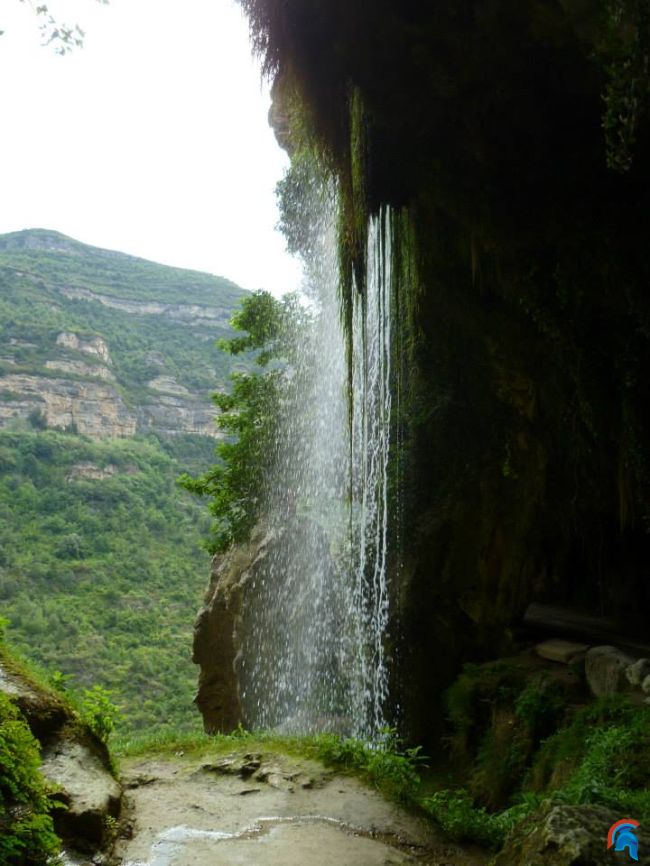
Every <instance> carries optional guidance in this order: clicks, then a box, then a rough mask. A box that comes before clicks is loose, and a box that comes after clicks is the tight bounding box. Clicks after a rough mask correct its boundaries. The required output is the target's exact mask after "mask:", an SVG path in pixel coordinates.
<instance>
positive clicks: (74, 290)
mask: <svg viewBox="0 0 650 866" xmlns="http://www.w3.org/2000/svg"><path fill="white" fill-rule="evenodd" d="M0 287H2V290H3V307H2V309H0V333H1V335H2V348H1V351H0V425H6V424H9V423H15V422H16V421H17V420H20V419H23V420H27V421H30V422H31V423H34V424H37V425H41V426H47V427H53V428H57V429H65V430H73V431H76V432H78V433H80V434H82V435H85V436H90V437H94V438H97V437H123V436H133V435H136V434H148V433H154V434H160V435H163V436H173V435H178V434H192V435H198V436H209V437H213V438H214V437H216V436H218V435H219V433H218V430H217V428H216V427H215V424H214V418H215V415H216V411H217V410H216V408H215V407H214V406H213V405H212V403H211V401H210V393H211V391H213V390H215V389H216V388H218V387H219V385H221V384H223V383H224V381H225V378H226V375H227V372H228V370H229V364H228V362H227V361H225V360H224V357H223V354H222V353H220V352H219V350H218V349H217V348H216V347H215V339H216V338H218V337H220V336H224V335H225V334H227V333H228V321H229V318H230V316H231V314H232V311H233V309H234V306H235V304H236V303H237V300H238V298H239V297H241V296H242V292H241V290H238V289H237V288H236V287H235V286H233V285H232V284H230V283H228V282H227V281H224V280H220V279H219V278H216V277H210V276H209V275H203V274H195V273H194V272H191V271H178V270H176V269H173V268H166V267H163V266H160V265H154V264H153V263H150V262H143V261H142V260H139V259H134V258H131V257H129V256H123V255H122V254H119V253H112V252H110V251H107V250H97V249H95V248H93V247H87V246H85V245H83V244H79V243H77V242H76V241H73V240H71V239H70V238H65V237H64V236H63V235H58V234H57V233H55V232H44V231H40V230H34V231H28V232H17V233H14V234H12V235H5V236H2V237H0Z"/></svg>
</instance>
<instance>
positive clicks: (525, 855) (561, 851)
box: [494, 801, 650, 866]
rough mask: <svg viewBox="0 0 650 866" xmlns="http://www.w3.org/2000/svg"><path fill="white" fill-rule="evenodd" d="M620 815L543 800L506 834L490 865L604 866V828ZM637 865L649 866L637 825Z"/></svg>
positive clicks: (646, 843) (647, 841)
mask: <svg viewBox="0 0 650 866" xmlns="http://www.w3.org/2000/svg"><path fill="white" fill-rule="evenodd" d="M620 817H621V816H620V815H619V814H618V813H616V812H612V811H611V810H609V809H605V808H604V807H602V806H565V805H554V804H552V803H551V802H548V801H547V802H546V803H545V804H543V805H542V806H541V807H540V808H539V809H537V810H536V811H535V812H533V814H532V815H530V816H529V817H528V818H526V820H525V821H522V823H521V824H519V825H518V826H517V827H516V828H515V829H514V830H513V832H512V833H511V834H510V836H509V837H508V839H507V841H506V844H505V845H504V847H503V849H502V850H501V851H500V852H499V854H498V855H497V856H496V858H495V860H494V866H524V864H525V866H578V864H579V866H605V864H611V863H613V862H614V857H613V856H612V852H611V850H608V849H607V831H608V830H609V828H610V827H611V825H612V824H613V823H614V822H615V821H617V820H618V819H619V818H620ZM637 835H638V839H639V864H640V866H650V836H648V835H647V833H645V832H644V831H643V829H642V828H639V833H638V834H637Z"/></svg>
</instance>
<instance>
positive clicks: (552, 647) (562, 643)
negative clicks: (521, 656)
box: [535, 638, 589, 665]
mask: <svg viewBox="0 0 650 866" xmlns="http://www.w3.org/2000/svg"><path fill="white" fill-rule="evenodd" d="M588 649H589V646H588V644H584V643H574V642H573V641H569V640H562V639H561V638H551V639H550V640H545V641H542V643H538V644H537V646H536V647H535V652H536V653H537V655H538V656H539V657H540V658H543V659H548V660H549V661H552V662H560V664H564V665H568V664H570V663H571V662H572V661H574V660H575V659H576V658H577V657H578V656H581V655H584V654H585V653H586V652H587V650H588Z"/></svg>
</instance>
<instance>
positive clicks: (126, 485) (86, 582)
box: [0, 430, 211, 734]
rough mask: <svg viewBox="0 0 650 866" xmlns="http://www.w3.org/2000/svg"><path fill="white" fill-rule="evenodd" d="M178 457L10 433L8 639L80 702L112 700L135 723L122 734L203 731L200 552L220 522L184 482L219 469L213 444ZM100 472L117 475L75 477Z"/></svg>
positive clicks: (4, 506) (1, 497)
mask: <svg viewBox="0 0 650 866" xmlns="http://www.w3.org/2000/svg"><path fill="white" fill-rule="evenodd" d="M173 447H174V448H175V447H177V446H176V445H174V446H173ZM179 447H182V449H183V450H184V451H185V461H184V463H180V462H179V461H178V460H177V459H176V458H175V457H174V456H171V455H170V454H169V453H167V452H166V450H164V449H163V447H162V446H161V444H160V443H159V442H158V441H157V440H156V439H154V438H151V439H149V440H142V439H132V440H128V439H123V440H114V441H110V440H102V441H97V442H92V441H89V440H85V439H82V438H80V437H77V436H72V435H67V434H63V433H57V432H55V431H52V430H48V431H44V432H35V431H22V432H21V431H11V430H0V603H1V604H2V611H3V614H4V615H5V616H6V617H7V618H8V619H9V620H10V622H11V625H10V626H9V627H8V629H7V632H8V637H9V639H10V640H11V642H12V644H13V645H14V646H15V647H16V649H17V650H19V652H20V653H21V654H22V655H23V656H25V657H26V658H28V659H29V660H31V661H32V662H34V663H36V664H37V665H39V666H40V667H41V668H43V669H44V670H46V671H49V672H50V674H49V676H52V677H54V679H55V680H56V683H55V684H56V685H57V687H59V688H60V687H61V686H62V685H63V686H64V688H65V689H66V690H67V691H68V692H69V693H70V694H71V695H73V696H74V695H75V694H77V695H79V699H80V700H82V694H83V692H84V690H89V689H91V688H92V686H93V685H94V684H95V683H96V684H98V685H99V686H101V687H102V688H103V689H107V690H110V691H111V692H113V693H114V700H115V702H116V703H117V704H119V705H120V707H121V708H122V709H123V711H124V714H123V716H122V717H121V718H119V719H113V721H114V722H115V724H116V729H117V732H120V733H122V734H125V733H127V732H128V731H132V732H133V731H142V730H148V731H155V730H164V729H165V728H166V727H167V726H168V725H169V726H173V727H175V728H179V729H181V730H182V729H185V730H191V729H198V728H199V717H198V714H197V713H196V710H195V709H194V708H193V706H192V695H193V692H194V689H195V681H196V672H195V668H194V666H193V665H192V663H191V660H190V657H189V656H190V646H191V640H192V621H193V618H194V614H195V611H196V600H197V598H200V595H201V592H202V590H203V588H204V585H205V579H206V575H207V573H208V571H209V558H208V556H207V554H206V552H205V550H204V549H203V547H202V541H203V537H204V535H205V534H207V532H208V527H209V515H208V514H207V510H206V509H204V508H202V507H201V506H200V505H199V504H198V503H196V502H195V501H194V500H193V499H192V497H191V496H189V495H188V494H186V493H185V492H184V491H182V490H180V489H179V488H178V486H177V484H176V478H177V476H178V474H179V473H180V471H181V469H182V468H190V467H192V466H193V465H198V466H200V465H201V464H202V463H203V465H205V463H206V462H207V461H206V457H205V455H206V449H205V445H204V442H203V443H197V445H196V447H195V446H194V445H193V443H192V441H191V440H188V441H185V442H184V443H182V446H179ZM192 449H194V450H192ZM172 450H173V449H172ZM209 450H211V448H210V449H208V453H209ZM88 464H90V465H92V466H95V467H98V468H99V469H102V468H105V467H107V466H112V467H113V474H112V475H107V476H106V477H104V478H99V479H98V478H85V477H83V475H81V476H75V474H74V473H73V472H72V469H73V467H75V466H79V465H88ZM52 671H55V672H56V673H54V674H52V673H51V672H52ZM97 709H99V710H101V709H102V708H101V706H100V707H99V708H97ZM104 710H108V707H104ZM102 713H103V711H102V712H100V718H99V720H98V725H99V727H100V729H104V730H105V727H106V724H105V721H106V719H104V718H103V715H102ZM110 717H111V716H110V713H108V715H107V716H106V718H110ZM100 732H101V731H98V733H100ZM105 732H106V733H107V731H105Z"/></svg>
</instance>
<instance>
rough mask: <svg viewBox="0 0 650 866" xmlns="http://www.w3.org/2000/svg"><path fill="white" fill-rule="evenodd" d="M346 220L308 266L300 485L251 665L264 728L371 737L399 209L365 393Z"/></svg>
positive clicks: (248, 672)
mask: <svg viewBox="0 0 650 866" xmlns="http://www.w3.org/2000/svg"><path fill="white" fill-rule="evenodd" d="M335 222H336V221H335V219H334V218H332V217H331V215H330V216H329V218H328V219H325V220H324V221H323V228H322V235H323V237H322V239H321V243H320V244H319V247H318V249H319V256H318V261H316V262H313V263H311V264H309V263H308V267H307V284H308V294H309V299H310V301H309V302H310V304H311V305H312V307H313V310H314V321H313V325H312V327H311V328H310V329H308V331H307V333H306V334H305V336H304V339H303V340H302V344H301V347H300V355H299V359H298V362H297V363H296V371H295V375H293V376H292V378H291V386H290V388H289V389H288V393H287V394H286V396H285V400H284V404H283V406H282V423H281V429H280V431H279V437H280V439H279V445H280V448H279V454H280V455H281V456H280V458H279V460H278V463H277V466H276V469H275V472H274V478H273V479H272V486H273V487H274V488H275V490H276V491H277V490H280V491H282V490H285V489H287V490H290V493H289V495H288V501H289V502H290V503H291V506H290V508H289V512H290V513H284V514H279V515H278V514H276V515H275V516H273V515H272V517H271V520H270V523H271V532H272V533H274V536H275V539H276V541H275V542H274V543H273V544H272V545H270V546H269V552H268V554H267V556H266V559H265V561H264V564H263V567H262V568H261V569H259V570H258V572H257V574H256V577H255V581H254V585H252V586H251V591H250V592H249V600H248V603H247V613H246V616H245V619H247V623H245V627H244V628H243V634H244V642H243V646H242V652H241V659H240V663H239V673H240V684H241V692H242V703H243V707H244V713H245V717H246V721H247V723H248V724H249V725H251V726H252V727H257V728H279V729H281V730H285V731H291V732H300V733H306V732H313V731H319V730H335V731H339V732H341V733H346V734H351V735H354V736H357V737H361V738H363V739H365V740H368V741H371V740H373V739H376V737H377V735H378V733H379V732H380V730H381V728H382V727H384V726H385V724H386V703H387V698H388V659H387V656H386V650H385V643H386V632H387V627H388V621H389V580H388V548H389V532H388V529H389V489H388V482H389V459H390V454H391V399H392V398H391V305H392V296H393V266H392V251H391V214H390V212H389V211H387V210H386V211H383V212H382V213H380V214H379V215H378V216H376V217H373V218H372V219H371V220H370V224H369V232H368V253H367V254H368V261H367V286H366V287H365V290H364V291H363V292H356V293H355V300H354V317H353V333H352V335H351V338H352V340H353V346H354V350H353V369H352V394H351V395H348V393H347V390H348V387H349V384H348V382H349V379H348V375H347V369H346V363H345V336H344V333H343V329H342V327H341V324H340V317H339V313H338V310H339V300H338V257H337V252H336V233H335V228H334V227H335ZM348 398H350V399H351V418H352V421H351V425H350V421H349V419H350V415H349V413H348V406H349V404H348ZM274 517H275V519H273V518H274Z"/></svg>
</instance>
